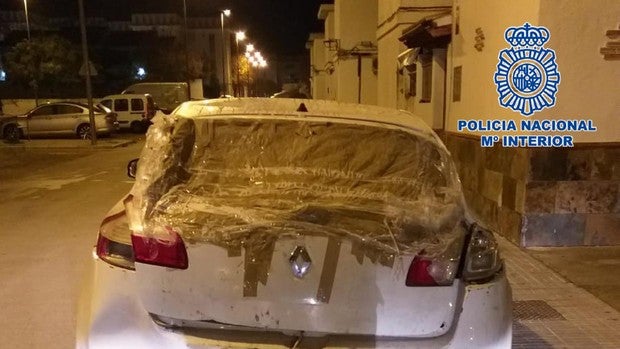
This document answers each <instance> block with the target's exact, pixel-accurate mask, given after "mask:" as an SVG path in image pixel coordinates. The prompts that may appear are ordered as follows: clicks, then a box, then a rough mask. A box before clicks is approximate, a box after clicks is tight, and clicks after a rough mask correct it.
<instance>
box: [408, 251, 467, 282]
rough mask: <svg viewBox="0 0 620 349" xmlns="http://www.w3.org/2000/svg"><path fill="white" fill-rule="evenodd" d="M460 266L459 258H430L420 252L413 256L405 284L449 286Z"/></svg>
mask: <svg viewBox="0 0 620 349" xmlns="http://www.w3.org/2000/svg"><path fill="white" fill-rule="evenodd" d="M457 268H458V258H457V259H453V258H448V259H446V258H445V256H439V257H436V258H429V257H426V256H425V255H424V251H422V252H420V254H418V255H417V256H415V257H414V258H413V261H412V262H411V265H409V271H408V272H407V279H406V281H405V285H407V286H409V287H413V286H449V285H452V282H453V281H454V276H455V275H456V270H457Z"/></svg>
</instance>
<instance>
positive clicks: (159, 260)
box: [131, 228, 188, 269]
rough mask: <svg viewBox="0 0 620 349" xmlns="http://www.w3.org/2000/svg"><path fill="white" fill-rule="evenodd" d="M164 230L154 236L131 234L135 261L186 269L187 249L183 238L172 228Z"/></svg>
mask: <svg viewBox="0 0 620 349" xmlns="http://www.w3.org/2000/svg"><path fill="white" fill-rule="evenodd" d="M165 231H166V233H164V234H155V236H144V235H137V234H132V235H131V243H132V245H133V252H134V258H135V260H136V262H140V263H145V264H152V265H159V266H162V267H168V268H175V269H187V267H188V261H187V250H186V248H185V243H184V242H183V239H182V238H181V236H179V234H177V233H176V232H175V231H173V230H172V229H169V228H166V229H165Z"/></svg>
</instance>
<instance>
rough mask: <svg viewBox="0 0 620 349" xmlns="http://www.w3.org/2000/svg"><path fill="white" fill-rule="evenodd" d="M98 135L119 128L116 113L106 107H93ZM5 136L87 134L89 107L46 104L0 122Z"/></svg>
mask: <svg viewBox="0 0 620 349" xmlns="http://www.w3.org/2000/svg"><path fill="white" fill-rule="evenodd" d="M93 111H94V116H95V126H96V128H97V134H98V135H109V134H111V133H112V132H114V131H116V130H117V129H118V122H117V121H116V115H115V114H114V113H113V112H112V111H111V110H109V109H107V110H106V109H104V108H102V107H100V106H93ZM1 125H2V126H1V127H2V130H1V131H2V135H3V137H4V138H7V139H8V138H15V137H24V136H26V137H30V136H52V135H73V136H78V137H80V138H82V139H86V138H89V137H90V134H91V133H90V120H89V109H88V106H87V105H85V104H81V103H74V102H57V103H48V104H43V105H39V106H37V107H35V108H34V109H32V110H30V111H29V112H27V113H26V114H24V115H18V116H13V117H10V118H8V119H6V120H5V121H4V122H2V124H1Z"/></svg>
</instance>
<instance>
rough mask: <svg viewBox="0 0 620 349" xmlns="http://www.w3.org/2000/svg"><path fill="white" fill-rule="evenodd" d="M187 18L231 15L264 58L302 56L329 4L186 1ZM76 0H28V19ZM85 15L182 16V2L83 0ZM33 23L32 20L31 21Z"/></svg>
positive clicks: (73, 6) (64, 11)
mask: <svg viewBox="0 0 620 349" xmlns="http://www.w3.org/2000/svg"><path fill="white" fill-rule="evenodd" d="M186 1H187V6H188V16H208V15H219V11H220V10H222V9H225V8H229V9H231V10H232V11H233V14H232V18H230V21H228V24H227V25H230V26H232V27H233V28H235V29H237V28H239V29H244V30H246V32H247V35H248V37H249V39H250V41H251V42H253V43H255V44H256V46H257V47H258V48H259V49H260V50H262V51H263V52H265V53H266V54H267V55H269V54H272V53H275V54H296V53H303V52H304V50H305V49H304V46H305V43H306V40H307V38H308V34H309V33H310V32H313V31H321V30H322V23H321V22H320V21H318V20H317V18H316V15H317V12H318V8H319V6H320V4H321V3H333V0H331V1H330V0H186ZM77 3H78V1H77V0H28V10H29V12H31V17H32V16H36V15H40V16H41V17H46V16H50V15H55V16H62V15H71V16H76V18H77ZM84 4H85V7H86V12H87V15H101V16H104V17H107V18H110V19H118V20H121V19H129V16H130V14H131V12H132V11H133V12H177V13H179V14H181V13H182V8H183V1H182V0H84ZM0 10H23V1H22V0H0ZM32 20H36V17H34V18H32Z"/></svg>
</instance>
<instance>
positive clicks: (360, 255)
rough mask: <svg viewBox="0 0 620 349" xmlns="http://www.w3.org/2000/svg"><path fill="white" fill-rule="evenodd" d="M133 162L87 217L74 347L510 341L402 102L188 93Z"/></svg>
mask: <svg viewBox="0 0 620 349" xmlns="http://www.w3.org/2000/svg"><path fill="white" fill-rule="evenodd" d="M302 106H303V108H302ZM135 166H136V162H135V161H132V162H130V164H129V165H128V173H129V174H130V175H132V176H133V175H135V178H136V182H135V184H134V186H133V188H132V189H131V191H130V193H129V194H128V195H127V196H125V197H124V198H123V199H122V200H120V201H119V202H118V203H117V204H116V205H115V206H114V207H113V208H112V210H111V211H110V212H109V213H108V215H107V216H106V218H105V219H104V220H103V222H102V223H101V227H100V230H99V235H98V240H97V246H96V249H95V251H94V252H95V253H93V269H92V270H93V272H92V277H91V278H90V279H89V280H90V284H89V285H85V286H84V287H83V290H84V298H83V299H82V302H81V306H80V307H79V308H80V309H81V311H80V313H79V315H78V331H77V347H78V348H83V349H86V348H88V349H101V348H116V349H123V348H152V349H153V348H155V349H157V348H168V349H177V348H179V349H180V348H190V347H191V348H233V347H234V348H249V347H251V348H266V347H269V348H294V347H306V346H304V345H301V346H298V345H297V344H298V343H297V344H293V343H296V339H297V340H298V339H299V338H302V337H303V336H306V335H310V336H328V338H329V340H328V342H327V343H328V345H326V346H324V347H325V348H388V347H389V348H417V347H424V348H510V346H511V339H512V308H511V301H512V297H511V288H510V285H509V284H508V281H507V278H506V274H505V271H504V265H503V261H502V259H501V258H500V256H499V251H498V245H497V243H496V241H495V239H494V237H493V234H492V233H491V232H490V231H488V230H487V229H484V228H483V227H481V226H479V225H478V224H476V222H475V220H473V219H472V218H471V217H470V215H469V214H468V210H467V207H466V205H465V202H464V199H463V192H462V188H461V184H460V181H459V179H458V176H457V172H456V169H455V166H454V164H453V161H452V159H451V157H450V154H449V152H448V151H447V150H446V148H445V146H444V145H443V144H442V142H441V140H440V139H439V137H438V136H437V135H436V134H435V133H434V132H433V131H432V129H431V128H429V127H428V126H427V125H426V124H425V123H424V121H422V120H421V119H420V118H418V117H416V116H414V115H412V114H410V113H408V112H404V111H398V110H394V109H387V108H380V107H371V106H361V105H353V104H344V103H337V102H328V101H313V100H304V101H299V100H295V99H269V98H253V99H244V98H241V99H238V98H230V99H212V100H208V101H196V102H186V103H184V104H182V105H181V106H180V107H179V108H177V109H176V110H175V112H174V113H173V114H172V115H170V116H168V117H155V119H154V124H153V126H151V128H150V129H149V132H148V133H147V140H146V144H145V146H144V149H143V150H142V154H141V157H140V159H139V162H138V165H137V173H136V172H135ZM237 330H239V331H237ZM289 336H292V337H289ZM248 338H249V339H248ZM263 344H264V346H263ZM321 347H323V346H321Z"/></svg>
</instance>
